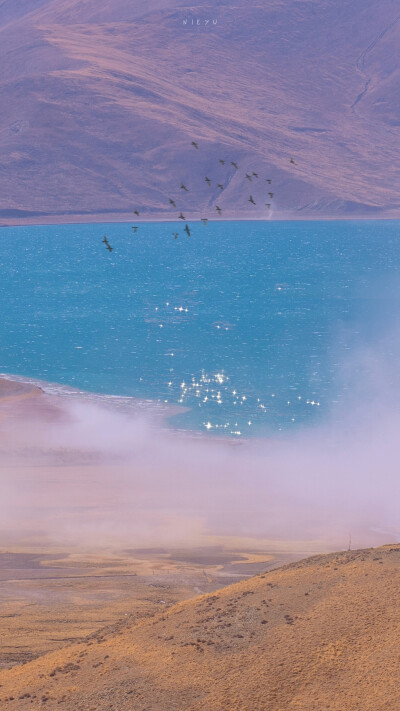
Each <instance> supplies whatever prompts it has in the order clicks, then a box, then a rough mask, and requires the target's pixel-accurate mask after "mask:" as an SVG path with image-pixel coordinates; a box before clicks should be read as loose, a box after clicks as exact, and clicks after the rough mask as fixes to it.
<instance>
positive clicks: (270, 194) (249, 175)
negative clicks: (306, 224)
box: [103, 141, 297, 252]
mask: <svg viewBox="0 0 400 711" xmlns="http://www.w3.org/2000/svg"><path fill="white" fill-rule="evenodd" d="M191 145H192V146H193V147H194V148H195V149H196V151H198V150H199V145H198V143H197V142H196V141H192V143H191ZM226 162H227V161H225V160H223V159H222V158H220V159H219V163H220V164H221V165H223V166H224V165H225V164H226ZM290 163H291V164H292V165H297V164H296V162H295V160H294V159H293V157H291V158H290ZM230 165H232V166H233V167H234V168H235V171H238V170H239V166H238V164H237V163H236V162H235V161H233V160H231V161H230ZM246 178H247V180H248V181H249V182H250V183H252V182H253V179H255V180H259V174H258V173H255V172H254V171H252V172H251V173H246ZM204 179H205V182H206V183H207V185H208V187H209V188H211V185H212V181H211V180H210V178H209V177H208V176H207V175H206V176H205V178H204ZM265 181H266V182H267V183H268V185H271V183H272V180H271V178H265ZM217 188H219V189H220V190H221V191H222V190H224V189H225V187H224V185H222V183H217ZM180 190H183V191H184V192H187V193H188V192H189V188H188V187H187V186H186V185H185V184H184V183H183V182H181V184H180ZM273 197H274V193H273V192H271V191H269V192H268V198H269V199H270V200H272V199H273ZM168 199H169V204H170V205H172V207H174V208H175V209H176V210H177V209H178V208H177V206H176V202H175V200H173V199H172V198H168ZM248 202H250V203H251V204H252V205H256V204H257V203H256V202H255V200H254V198H253V196H252V195H250V196H249V199H248ZM271 205H272V203H271V202H266V203H265V206H266V208H267V210H270V209H271ZM215 209H216V211H217V213H218V215H219V217H221V215H222V209H221V208H220V207H219V205H216V206H215ZM133 212H134V214H135V215H137V217H139V215H140V212H139V211H138V210H137V209H136V210H134V211H133ZM178 219H179V220H183V221H184V222H185V221H186V217H185V215H184V214H183V213H182V212H180V213H179V215H178ZM201 221H202V223H203V225H204V226H205V225H207V222H208V218H207V217H202V218H201ZM132 229H133V231H134V233H136V232H137V231H138V229H139V227H138V225H133V227H132ZM184 232H186V234H187V236H188V237H190V235H191V232H190V227H189V225H188V224H187V223H186V224H185V227H184ZM172 236H173V237H174V239H178V237H179V232H173V233H172ZM103 242H104V244H105V246H106V249H108V251H109V252H112V251H113V249H114V247H111V245H110V243H109V241H108V239H107V237H106V236H104V238H103Z"/></svg>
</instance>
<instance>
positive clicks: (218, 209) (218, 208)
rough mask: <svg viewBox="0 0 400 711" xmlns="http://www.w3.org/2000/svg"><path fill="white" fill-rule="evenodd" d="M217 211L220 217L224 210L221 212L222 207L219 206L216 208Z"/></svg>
mask: <svg viewBox="0 0 400 711" xmlns="http://www.w3.org/2000/svg"><path fill="white" fill-rule="evenodd" d="M215 209H216V211H217V212H218V215H221V213H222V210H221V208H220V207H218V205H216V206H215Z"/></svg>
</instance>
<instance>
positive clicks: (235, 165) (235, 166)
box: [231, 160, 239, 170]
mask: <svg viewBox="0 0 400 711" xmlns="http://www.w3.org/2000/svg"><path fill="white" fill-rule="evenodd" d="M231 165H233V167H234V168H235V170H239V167H238V164H237V163H235V162H234V161H233V160H231Z"/></svg>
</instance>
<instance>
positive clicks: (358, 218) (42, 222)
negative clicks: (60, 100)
mask: <svg viewBox="0 0 400 711" xmlns="http://www.w3.org/2000/svg"><path fill="white" fill-rule="evenodd" d="M104 218H106V219H104ZM133 220H135V222H138V223H139V224H140V223H142V224H143V223H145V224H146V223H158V222H161V223H162V222H164V223H171V224H175V223H177V224H178V219H172V218H171V217H170V215H165V216H163V217H161V216H160V217H156V216H152V217H150V216H149V217H148V218H147V217H146V218H140V219H137V218H136V217H135V218H134V217H133V216H132V215H130V214H129V213H123V215H117V214H115V213H110V216H109V217H108V218H107V216H104V215H99V214H98V213H94V214H91V215H82V214H80V213H76V214H75V215H71V216H68V215H60V216H59V217H57V216H54V215H48V216H46V215H43V216H42V217H41V218H40V219H39V218H37V217H26V218H15V219H14V218H10V219H4V218H2V221H0V229H2V228H7V227H27V226H29V227H51V226H53V227H56V226H60V225H85V224H99V225H115V224H128V223H130V222H132V221H133ZM208 221H209V223H216V224H221V223H224V222H266V223H268V222H398V221H400V214H395V215H386V216H384V217H382V216H378V215H374V216H368V217H367V216H365V215H352V216H342V217H338V216H336V215H332V216H327V215H325V216H324V215H318V216H315V215H302V216H299V215H292V216H290V215H285V216H283V215H282V216H277V217H274V216H271V217H268V218H265V217H252V218H251V217H232V216H231V217H224V219H221V220H212V219H209V220H208ZM186 222H187V223H188V224H190V223H193V222H199V223H200V222H201V218H200V217H189V218H188V219H187V220H186Z"/></svg>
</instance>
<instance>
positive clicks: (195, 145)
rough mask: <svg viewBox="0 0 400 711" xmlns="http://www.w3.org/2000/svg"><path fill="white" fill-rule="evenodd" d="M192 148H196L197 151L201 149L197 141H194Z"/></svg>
mask: <svg viewBox="0 0 400 711" xmlns="http://www.w3.org/2000/svg"><path fill="white" fill-rule="evenodd" d="M192 146H194V147H195V149H196V150H197V151H198V150H199V147H198V145H197V143H196V141H192Z"/></svg>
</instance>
